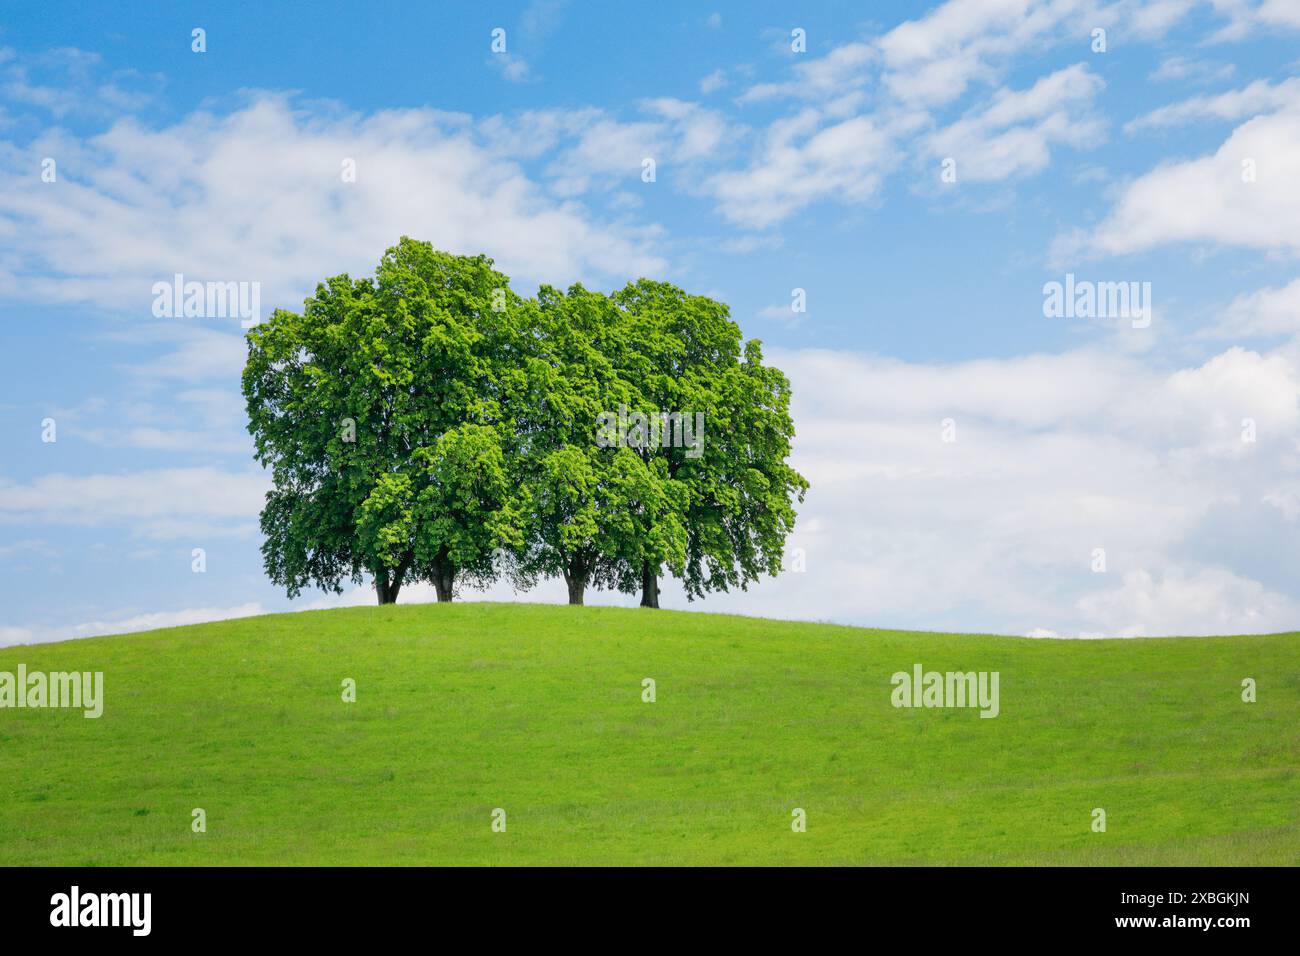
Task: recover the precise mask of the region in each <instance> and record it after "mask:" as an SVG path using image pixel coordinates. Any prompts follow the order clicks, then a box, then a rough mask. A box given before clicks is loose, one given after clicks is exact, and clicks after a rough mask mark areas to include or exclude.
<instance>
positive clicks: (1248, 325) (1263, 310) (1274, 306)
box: [1209, 279, 1300, 338]
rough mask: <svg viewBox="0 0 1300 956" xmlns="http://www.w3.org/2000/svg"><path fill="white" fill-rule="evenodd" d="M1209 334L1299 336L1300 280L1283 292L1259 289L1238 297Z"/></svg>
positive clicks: (1225, 335) (1227, 336)
mask: <svg viewBox="0 0 1300 956" xmlns="http://www.w3.org/2000/svg"><path fill="white" fill-rule="evenodd" d="M1209 334H1210V335H1213V336H1216V337H1222V338H1231V337H1233V336H1271V335H1300V279H1296V280H1294V281H1293V282H1291V283H1289V284H1288V285H1285V286H1283V287H1282V288H1280V289H1260V290H1259V291H1257V292H1251V293H1248V294H1246V295H1240V296H1237V298H1235V299H1233V300H1232V302H1231V304H1229V306H1228V308H1227V310H1226V311H1225V313H1224V315H1223V317H1222V318H1221V319H1220V321H1219V323H1218V324H1217V325H1216V326H1215V327H1214V328H1213V329H1212V330H1211V331H1210V333H1209Z"/></svg>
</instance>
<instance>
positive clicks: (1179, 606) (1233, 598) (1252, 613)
mask: <svg viewBox="0 0 1300 956" xmlns="http://www.w3.org/2000/svg"><path fill="white" fill-rule="evenodd" d="M1080 610H1081V611H1082V612H1083V613H1084V615H1085V616H1087V617H1088V619H1089V620H1093V621H1096V622H1098V625H1099V626H1100V628H1101V629H1102V630H1103V631H1104V632H1105V633H1106V634H1108V635H1111V636H1114V637H1160V636H1180V637H1181V636H1189V637H1190V636H1198V635H1214V634H1235V633H1265V632H1268V631H1283V630H1289V629H1292V628H1294V627H1295V625H1296V621H1297V619H1300V604H1297V603H1296V602H1295V601H1293V600H1292V599H1290V598H1287V597H1285V596H1283V595H1280V594H1274V593H1271V592H1269V591H1267V590H1266V589H1265V588H1264V587H1263V586H1262V585H1260V584H1259V583H1258V582H1256V581H1249V580H1243V579H1242V578H1239V577H1237V576H1236V575H1235V574H1233V573H1231V572H1230V571H1225V570H1223V569H1220V568H1203V569H1200V570H1198V571H1195V572H1188V571H1185V570H1184V569H1181V568H1172V569H1170V570H1168V571H1166V572H1165V573H1164V574H1161V575H1153V574H1151V573H1150V572H1148V571H1147V570H1145V569H1138V570H1135V571H1130V572H1128V573H1126V574H1125V575H1124V579H1123V583H1122V584H1120V585H1119V586H1117V587H1116V588H1114V589H1113V590H1110V591H1103V592H1101V593H1098V594H1092V595H1089V596H1087V597H1085V598H1083V599H1082V600H1081V601H1080Z"/></svg>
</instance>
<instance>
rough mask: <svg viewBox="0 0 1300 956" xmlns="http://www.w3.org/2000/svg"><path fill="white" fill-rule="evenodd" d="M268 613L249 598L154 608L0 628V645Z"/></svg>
mask: <svg viewBox="0 0 1300 956" xmlns="http://www.w3.org/2000/svg"><path fill="white" fill-rule="evenodd" d="M266 613H268V611H267V609H266V608H264V607H263V606H262V605H261V604H260V603H258V602H256V601H253V602H249V603H247V604H239V605H236V606H234V607H194V608H184V609H182V610H179V611H156V612H153V613H148V614H133V615H130V616H127V617H119V618H114V619H112V620H100V621H84V622H82V623H80V624H70V625H67V626H65V627H44V628H31V627H0V647H4V646H6V645H11V644H45V643H49V642H50V641H68V640H73V639H75V638H81V637H98V636H101V635H104V634H128V633H131V632H133V631H152V630H156V629H158V628H164V627H183V626H185V625H187V624H205V623H207V622H209V621H227V620H231V619H233V618H239V617H253V616H255V615H258V614H266Z"/></svg>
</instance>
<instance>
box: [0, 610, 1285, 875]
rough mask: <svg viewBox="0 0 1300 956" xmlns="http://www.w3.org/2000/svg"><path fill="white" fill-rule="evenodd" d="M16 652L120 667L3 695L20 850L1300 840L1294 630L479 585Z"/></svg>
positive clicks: (44, 859) (884, 857) (779, 850)
mask: <svg viewBox="0 0 1300 956" xmlns="http://www.w3.org/2000/svg"><path fill="white" fill-rule="evenodd" d="M20 663H23V664H25V665H26V666H27V668H28V670H29V671H31V670H44V671H63V670H74V669H75V670H99V671H103V672H104V674H105V678H104V681H105V709H104V715H103V716H102V717H101V718H100V719H98V720H87V719H85V718H83V717H82V715H81V712H80V711H55V710H14V709H4V710H0V865H14V864H73V865H83V864H236V863H246V864H542V863H557V864H575V863H576V864H610V863H618V864H949V863H950V864H980V863H993V864H1026V863H1027V864H1116V865H1127V864H1157V865H1159V864H1193V865H1195V864H1285V865H1294V864H1296V863H1298V862H1300V775H1297V769H1298V767H1300V719H1297V718H1298V717H1300V634H1295V633H1292V634H1280V635H1272V636H1262V637H1225V638H1180V639H1147V640H1114V641H1040V640H1029V639H1022V638H1008V637H985V636H970V635H947V634H920V633H903V632H890V631H871V630H860V629H856V628H846V627H834V626H827V625H817V624H795V623H786V622H778V621H765V620H754V619H749V618H743V617H727V616H720V615H711V614H701V613H677V612H672V611H642V610H624V609H614V608H569V607H553V606H538V605H501V604H481V603H474V604H457V605H451V606H447V605H443V606H437V605H420V606H402V607H384V608H353V609H346V610H337V611H323V612H312V613H298V614H283V615H275V616H267V617H257V618H245V619H242V620H236V621H227V622H222V623H215V624H205V625H199V626H193V627H181V628H173V629H168V630H161V631H151V632H148V633H143V634H131V635H121V636H114V637H104V638H96V639H92V640H82V641H75V642H69V643H63V644H56V645H40V646H34V647H16V648H7V649H0V671H16V670H17V667H18V665H19V664H20ZM916 663H920V664H922V665H924V667H925V669H926V670H939V671H949V670H954V671H958V670H959V671H968V670H975V671H998V672H999V673H1000V675H1001V678H1000V709H1001V713H1000V715H999V716H998V717H997V718H995V719H981V718H980V717H979V715H978V713H977V712H976V711H975V710H962V709H950V710H944V709H912V710H907V709H896V708H894V707H893V706H891V703H890V692H891V689H892V688H891V686H890V676H891V674H893V673H894V672H896V671H909V672H910V671H911V669H912V667H913V665H914V664H916ZM646 677H652V678H654V679H655V681H656V682H657V700H656V701H655V702H654V703H643V702H642V699H641V693H642V687H641V682H642V679H643V678H646ZM1245 677H1253V678H1254V679H1255V680H1256V681H1257V682H1258V688H1259V690H1258V693H1259V700H1258V702H1257V703H1254V704H1246V703H1243V702H1242V700H1241V681H1242V679H1243V678H1245ZM344 678H352V679H354V680H355V681H356V684H357V701H356V703H351V704H349V703H344V702H343V701H342V700H341V691H340V686H341V682H342V681H343V680H344ZM195 807H201V808H203V809H204V810H205V811H206V813H207V832H206V833H202V834H196V833H192V832H191V828H190V821H191V810H192V809H193V808H195ZM497 807H501V808H504V809H505V810H506V812H507V829H506V832H504V833H494V832H492V829H491V813H492V811H493V809H494V808H497ZM796 807H800V808H803V809H804V810H805V811H806V812H807V832H805V833H794V832H792V830H791V826H790V821H791V810H792V809H793V808H796ZM1094 807H1102V808H1104V809H1105V811H1106V814H1107V832H1105V833H1093V832H1091V822H1092V817H1091V813H1092V810H1093V808H1094Z"/></svg>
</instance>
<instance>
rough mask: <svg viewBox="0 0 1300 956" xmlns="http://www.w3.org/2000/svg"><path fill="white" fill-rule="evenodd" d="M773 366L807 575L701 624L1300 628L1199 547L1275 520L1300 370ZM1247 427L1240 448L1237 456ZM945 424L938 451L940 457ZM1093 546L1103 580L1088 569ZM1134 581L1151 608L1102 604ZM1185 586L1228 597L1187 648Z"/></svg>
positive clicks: (1232, 355)
mask: <svg viewBox="0 0 1300 956" xmlns="http://www.w3.org/2000/svg"><path fill="white" fill-rule="evenodd" d="M772 360H773V361H774V363H775V364H777V365H778V366H779V367H781V368H782V369H784V370H785V371H786V372H787V374H788V375H789V376H790V379H791V384H792V387H793V390H794V402H795V408H794V415H795V423H796V431H797V436H796V441H795V454H794V464H795V465H796V467H797V468H799V470H800V471H801V472H802V473H803V474H804V475H805V476H806V477H808V478H809V480H810V481H811V483H812V490H811V491H810V493H809V497H808V500H807V502H806V503H805V505H804V506H803V508H801V509H800V519H799V524H798V526H797V528H796V530H795V533H794V535H793V537H792V539H791V541H790V542H789V544H790V546H791V547H802V548H804V549H805V550H806V553H807V568H808V570H807V572H806V573H802V574H799V573H792V572H788V573H785V574H783V575H782V576H781V577H780V578H778V579H777V580H775V581H768V580H765V581H764V582H762V583H760V584H759V585H757V586H756V587H754V588H752V589H751V591H750V593H748V594H732V595H716V596H711V597H710V598H709V599H708V600H707V601H706V602H705V603H704V605H702V609H704V610H728V611H730V610H734V611H737V612H740V613H748V614H765V615H769V616H773V617H782V616H788V615H789V609H790V608H792V607H798V608H803V609H805V610H804V612H803V614H804V616H814V615H815V616H817V617H819V618H824V619H830V620H837V621H851V622H857V623H864V624H869V625H873V626H900V627H926V628H931V629H943V628H951V629H954V630H986V631H1001V632H1013V633H1031V632H1037V633H1043V634H1046V633H1047V632H1049V631H1050V632H1053V633H1056V634H1061V635H1080V634H1103V633H1104V634H1111V635H1114V634H1121V633H1147V634H1155V633H1168V634H1176V633H1188V632H1197V633H1207V632H1210V631H1214V632H1216V633H1236V632H1250V631H1258V630H1286V629H1288V628H1294V627H1295V626H1296V623H1297V619H1298V618H1300V605H1298V604H1297V601H1296V599H1295V597H1293V596H1290V595H1289V594H1288V593H1282V592H1278V591H1277V590H1276V588H1275V587H1274V588H1273V589H1270V588H1269V587H1267V586H1265V585H1264V584H1262V583H1260V582H1258V581H1257V580H1255V579H1254V578H1253V577H1252V573H1253V572H1252V571H1251V570H1250V569H1247V568H1237V567H1227V568H1224V567H1221V565H1222V563H1223V561H1224V560H1225V558H1224V556H1223V555H1222V554H1221V553H1219V550H1218V549H1217V548H1216V547H1215V546H1214V545H1213V543H1211V542H1208V539H1205V538H1204V537H1203V536H1202V534H1201V528H1202V523H1203V522H1204V521H1205V520H1206V516H1207V515H1208V514H1211V513H1214V514H1216V515H1219V514H1222V515H1226V516H1227V517H1226V518H1225V519H1224V520H1227V521H1231V520H1233V517H1232V516H1234V515H1239V514H1245V513H1247V512H1249V511H1251V510H1252V509H1255V508H1257V507H1259V506H1261V505H1264V506H1266V507H1272V508H1274V509H1276V511H1275V513H1276V514H1278V515H1279V516H1282V515H1284V506H1285V505H1286V504H1287V503H1288V502H1287V500H1286V499H1285V497H1284V496H1285V495H1287V494H1289V493H1291V490H1292V489H1294V488H1295V487H1296V486H1297V484H1298V483H1300V408H1298V406H1297V402H1298V401H1300V368H1297V367H1296V366H1295V365H1293V364H1292V363H1291V362H1290V361H1288V360H1286V359H1284V358H1283V357H1282V356H1280V355H1276V354H1259V353H1255V352H1250V351H1247V350H1243V349H1229V350H1227V351H1226V352H1223V353H1221V354H1219V355H1216V356H1212V357H1210V358H1209V359H1207V360H1206V361H1205V362H1204V363H1202V364H1200V365H1196V366H1192V367H1188V368H1183V369H1174V370H1167V371H1166V370H1161V369H1159V368H1156V367H1153V366H1152V365H1151V364H1149V363H1148V362H1146V361H1142V360H1139V359H1137V358H1134V357H1132V356H1125V355H1122V354H1114V353H1109V352H1101V351H1077V352H1067V353H1064V354H1060V355H1034V356H1025V357H1021V358H1014V359H987V360H977V361H968V362H960V363H954V364H947V365H932V364H917V363H908V362H901V361H897V360H891V359H884V358H877V357H872V356H866V355H860V354H846V353H842V352H829V351H815V350H804V351H798V352H786V351H778V352H775V353H773V355H772ZM1248 414H1249V415H1251V416H1252V417H1255V418H1256V419H1257V421H1258V428H1259V435H1260V437H1259V440H1258V441H1257V442H1256V443H1254V444H1246V443H1243V442H1242V441H1241V428H1240V422H1241V418H1242V417H1245V416H1246V415H1248ZM945 418H953V419H955V422H956V427H957V441H956V443H954V444H946V443H944V442H943V441H942V440H941V426H940V423H941V422H942V420H943V419H945ZM1260 534H1261V536H1260V537H1259V539H1258V540H1257V541H1255V542H1254V543H1253V544H1254V546H1256V547H1257V548H1258V553H1261V554H1272V553H1280V552H1281V551H1283V550H1284V549H1286V548H1288V547H1291V544H1290V543H1289V542H1291V541H1293V539H1294V534H1295V526H1294V524H1293V525H1291V526H1290V527H1289V528H1288V527H1287V526H1286V525H1285V523H1279V522H1274V524H1273V526H1271V527H1269V526H1267V525H1266V526H1265V527H1264V528H1263V530H1262V531H1261V533H1260ZM1098 547H1100V548H1104V549H1105V550H1106V553H1107V564H1108V568H1107V572H1106V573H1104V574H1094V573H1093V572H1092V569H1091V561H1092V554H1093V549H1094V548H1098ZM1133 572H1144V573H1146V574H1148V575H1152V576H1153V577H1154V578H1155V580H1157V581H1165V580H1168V581H1169V582H1171V584H1170V586H1169V587H1166V588H1165V589H1164V590H1163V591H1161V594H1162V595H1164V597H1162V599H1161V600H1160V601H1158V602H1156V603H1155V604H1153V605H1152V607H1151V608H1146V609H1144V608H1143V607H1141V606H1139V605H1138V604H1137V603H1136V602H1135V599H1130V598H1131V595H1130V593H1129V592H1125V594H1126V595H1129V596H1126V597H1124V598H1123V599H1121V598H1118V597H1115V592H1117V590H1118V589H1120V588H1121V587H1122V585H1121V582H1122V581H1124V579H1125V578H1124V576H1125V575H1127V574H1130V573H1133ZM1202 572H1214V573H1215V574H1218V573H1219V572H1223V573H1226V574H1230V575H1232V576H1233V578H1234V580H1235V581H1236V582H1237V583H1236V584H1235V585H1234V586H1233V587H1232V588H1227V589H1226V590H1223V597H1224V601H1223V603H1222V605H1221V609H1220V612H1219V613H1216V615H1215V616H1213V618H1212V619H1207V620H1210V621H1211V623H1209V624H1206V625H1204V628H1199V627H1198V628H1193V627H1192V622H1190V621H1188V620H1187V619H1186V616H1185V615H1183V614H1182V612H1181V611H1179V610H1178V607H1177V601H1176V600H1175V599H1174V597H1173V596H1172V595H1174V594H1175V593H1176V590H1175V589H1173V588H1172V583H1173V582H1178V581H1183V580H1190V581H1198V580H1202V577H1201V575H1202ZM1213 580H1216V581H1217V580H1219V578H1217V577H1216V578H1213ZM1225 587H1226V586H1225ZM1131 590H1132V589H1131V588H1130V592H1131ZM670 593H671V594H672V597H671V598H670V599H668V603H671V604H672V605H673V606H685V604H684V602H683V601H682V600H681V598H680V596H679V595H677V594H676V592H675V591H673V590H672V589H670ZM697 606H699V605H697ZM1126 612H1127V613H1126ZM1216 629H1217V630H1216Z"/></svg>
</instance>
